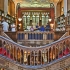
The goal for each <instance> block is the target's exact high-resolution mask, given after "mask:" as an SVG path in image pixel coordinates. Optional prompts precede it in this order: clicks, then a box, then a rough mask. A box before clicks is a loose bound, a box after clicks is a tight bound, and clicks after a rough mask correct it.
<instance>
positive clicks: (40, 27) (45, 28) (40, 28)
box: [30, 23, 51, 31]
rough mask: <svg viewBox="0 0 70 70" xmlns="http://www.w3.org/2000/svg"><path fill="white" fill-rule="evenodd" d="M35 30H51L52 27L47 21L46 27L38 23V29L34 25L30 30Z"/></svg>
mask: <svg viewBox="0 0 70 70" xmlns="http://www.w3.org/2000/svg"><path fill="white" fill-rule="evenodd" d="M35 30H39V31H51V27H50V24H49V23H47V25H46V26H45V27H44V26H43V25H42V26H38V24H37V25H36V29H34V28H33V25H32V26H31V28H30V31H35Z"/></svg>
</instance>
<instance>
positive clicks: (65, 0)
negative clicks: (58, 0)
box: [64, 0, 67, 30]
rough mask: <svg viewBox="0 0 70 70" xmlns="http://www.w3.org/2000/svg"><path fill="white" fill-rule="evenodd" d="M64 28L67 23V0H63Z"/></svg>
mask: <svg viewBox="0 0 70 70" xmlns="http://www.w3.org/2000/svg"><path fill="white" fill-rule="evenodd" d="M64 15H65V30H66V25H67V0H64Z"/></svg>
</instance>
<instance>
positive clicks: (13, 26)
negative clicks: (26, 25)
mask: <svg viewBox="0 0 70 70" xmlns="http://www.w3.org/2000/svg"><path fill="white" fill-rule="evenodd" d="M11 31H12V32H15V31H16V25H15V24H14V23H12V24H11Z"/></svg>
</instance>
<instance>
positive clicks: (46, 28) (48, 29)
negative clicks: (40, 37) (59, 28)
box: [45, 23, 51, 31]
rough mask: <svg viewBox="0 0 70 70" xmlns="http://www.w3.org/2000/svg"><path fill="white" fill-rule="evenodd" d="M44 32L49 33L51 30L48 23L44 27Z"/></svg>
mask: <svg viewBox="0 0 70 70" xmlns="http://www.w3.org/2000/svg"><path fill="white" fill-rule="evenodd" d="M45 30H46V31H50V30H51V27H50V24H49V23H47V25H46V27H45Z"/></svg>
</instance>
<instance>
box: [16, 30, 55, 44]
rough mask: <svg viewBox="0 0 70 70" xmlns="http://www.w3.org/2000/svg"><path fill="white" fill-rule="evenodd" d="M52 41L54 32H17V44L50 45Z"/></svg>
mask: <svg viewBox="0 0 70 70" xmlns="http://www.w3.org/2000/svg"><path fill="white" fill-rule="evenodd" d="M53 40H54V32H23V31H18V32H17V42H24V41H25V42H26V41H29V42H33V41H34V42H44V43H50V42H53Z"/></svg>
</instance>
